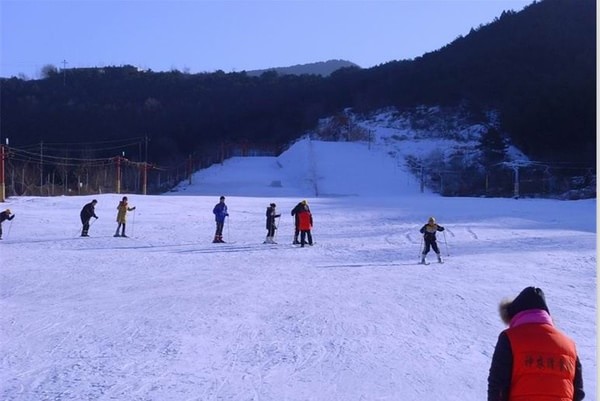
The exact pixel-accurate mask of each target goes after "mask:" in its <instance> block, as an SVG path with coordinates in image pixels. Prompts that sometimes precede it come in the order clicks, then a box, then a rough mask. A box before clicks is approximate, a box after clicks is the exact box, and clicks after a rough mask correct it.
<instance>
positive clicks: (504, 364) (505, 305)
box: [488, 287, 585, 401]
mask: <svg viewBox="0 0 600 401" xmlns="http://www.w3.org/2000/svg"><path fill="white" fill-rule="evenodd" d="M499 309H500V317H501V318H502V321H503V322H504V323H506V324H507V325H508V328H507V329H506V330H504V331H502V332H501V333H500V336H499V337H498V342H497V343H496V349H495V351H494V356H493V357H492V364H491V367H490V372H489V376H488V401H548V400H556V401H560V400H573V401H580V400H583V398H584V397H585V393H584V391H583V376H582V373H581V362H580V361H579V357H578V355H577V350H576V347H575V342H574V341H573V340H572V339H571V338H569V337H568V336H567V335H565V334H564V333H562V332H561V331H560V330H558V329H557V328H556V327H555V326H554V323H553V321H552V318H551V317H550V312H549V310H548V305H547V304H546V297H545V295H544V292H543V291H542V290H541V289H540V288H536V287H527V288H525V289H524V290H523V291H521V293H520V294H519V295H518V296H517V297H516V298H515V299H514V300H512V301H502V302H501V303H500V308H499Z"/></svg>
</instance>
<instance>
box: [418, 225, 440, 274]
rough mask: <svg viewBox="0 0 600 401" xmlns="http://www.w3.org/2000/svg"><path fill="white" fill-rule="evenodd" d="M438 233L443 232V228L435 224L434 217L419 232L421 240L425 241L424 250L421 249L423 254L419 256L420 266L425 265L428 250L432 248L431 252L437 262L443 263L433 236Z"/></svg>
mask: <svg viewBox="0 0 600 401" xmlns="http://www.w3.org/2000/svg"><path fill="white" fill-rule="evenodd" d="M438 231H444V227H442V226H440V225H439V224H437V223H436V222H435V218H434V217H430V218H429V220H428V221H427V224H425V225H424V226H423V227H421V229H420V230H419V232H420V233H421V234H423V240H424V241H425V248H423V253H422V254H421V262H420V263H421V264H426V262H425V256H427V254H428V253H429V249H430V248H433V251H434V252H435V253H436V255H437V260H438V262H439V263H444V262H443V261H442V256H441V254H440V249H439V248H438V245H437V240H436V238H435V234H436V232H438Z"/></svg>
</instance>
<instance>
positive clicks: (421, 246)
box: [417, 237, 424, 260]
mask: <svg viewBox="0 0 600 401" xmlns="http://www.w3.org/2000/svg"><path fill="white" fill-rule="evenodd" d="M423 241H424V240H423V237H421V244H420V245H419V256H418V257H417V259H419V260H421V255H422V254H423Z"/></svg>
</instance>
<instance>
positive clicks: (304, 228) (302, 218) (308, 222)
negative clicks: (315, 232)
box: [296, 201, 313, 247]
mask: <svg viewBox="0 0 600 401" xmlns="http://www.w3.org/2000/svg"><path fill="white" fill-rule="evenodd" d="M304 202H306V201H304ZM296 215H297V216H298V229H299V230H300V246H301V247H304V244H306V239H307V238H308V245H312V244H313V239H312V233H311V230H312V226H313V218H312V214H311V213H310V209H309V208H308V204H307V203H305V204H304V205H303V207H302V209H301V210H300V211H299V212H298V213H297V214H296Z"/></svg>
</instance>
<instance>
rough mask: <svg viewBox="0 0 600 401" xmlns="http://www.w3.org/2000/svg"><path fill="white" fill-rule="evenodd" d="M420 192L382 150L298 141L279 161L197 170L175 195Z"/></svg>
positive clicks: (249, 160)
mask: <svg viewBox="0 0 600 401" xmlns="http://www.w3.org/2000/svg"><path fill="white" fill-rule="evenodd" d="M418 191H420V187H419V183H418V182H417V180H416V179H415V178H414V177H413V176H412V174H410V173H409V172H407V171H406V170H405V169H404V168H402V167H401V166H399V163H398V161H397V159H395V158H393V157H392V156H390V155H389V153H388V152H387V148H386V147H382V146H376V145H372V146H369V144H368V143H365V142H341V143H340V142H324V141H317V140H311V139H307V138H305V139H302V140H300V141H298V142H296V143H295V144H293V145H292V146H291V147H290V148H289V149H288V150H287V151H285V152H284V153H282V154H281V155H280V156H279V157H233V158H231V159H228V160H225V162H224V163H223V165H220V164H215V165H213V166H211V167H209V168H207V169H204V170H200V171H198V172H196V173H195V174H194V175H193V177H192V185H191V186H190V185H189V183H188V182H187V181H185V182H182V183H181V184H180V185H179V186H178V187H177V188H176V189H175V191H174V192H175V193H177V194H178V195H182V194H188V195H218V194H222V193H226V194H228V195H230V196H271V197H273V196H274V197H287V196H297V197H298V196H299V197H307V196H310V197H339V196H396V195H401V194H416V193H417V192H418Z"/></svg>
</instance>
